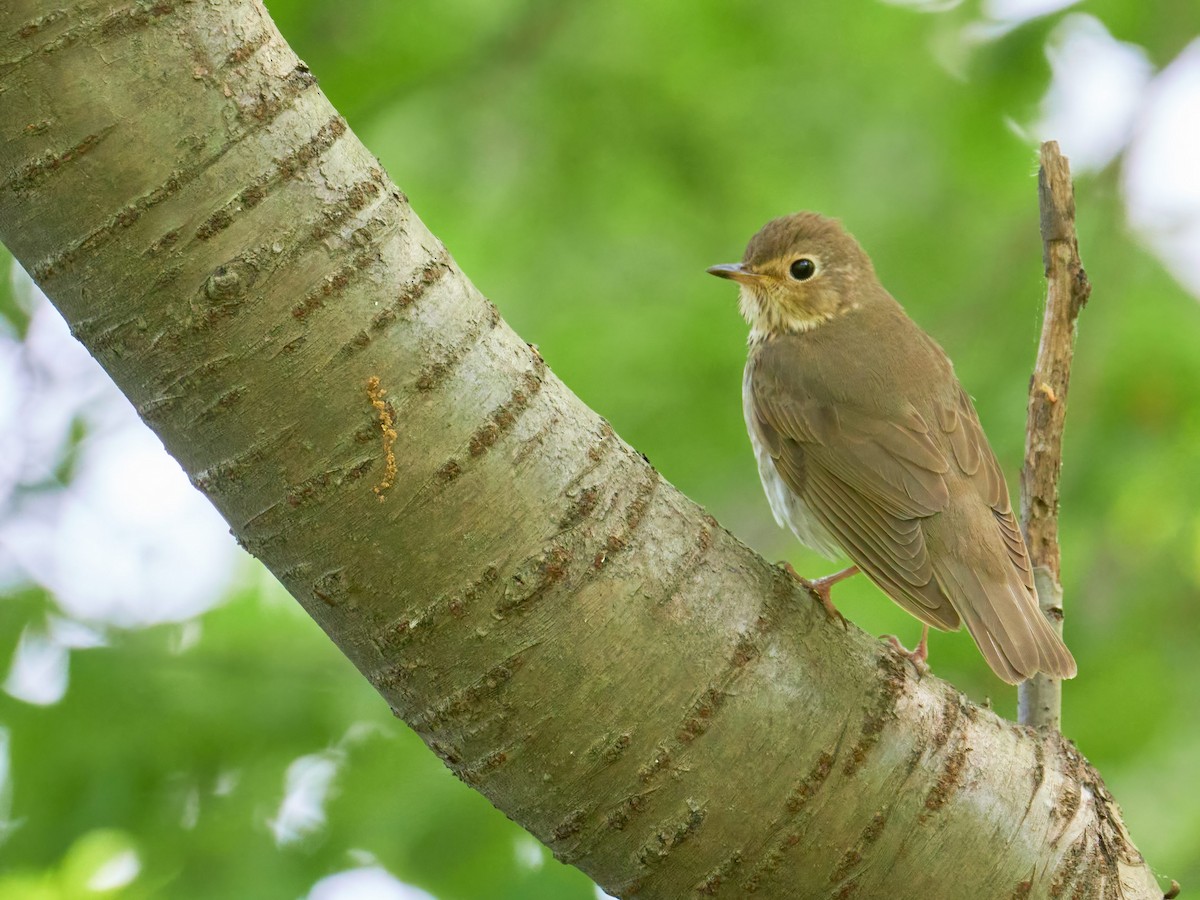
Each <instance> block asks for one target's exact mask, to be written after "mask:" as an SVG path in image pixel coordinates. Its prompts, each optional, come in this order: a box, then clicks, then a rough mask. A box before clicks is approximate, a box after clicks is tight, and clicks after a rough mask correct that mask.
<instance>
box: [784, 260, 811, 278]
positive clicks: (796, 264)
mask: <svg viewBox="0 0 1200 900" xmlns="http://www.w3.org/2000/svg"><path fill="white" fill-rule="evenodd" d="M788 272H789V273H790V274H791V276H792V277H793V278H795V279H796V280H797V281H808V279H810V278H812V277H813V276H814V275H816V274H817V264H816V263H815V262H813V261H812V260H811V259H809V258H808V257H807V256H802V257H800V258H799V259H797V260H794V261H793V262H792V264H791V266H790V267H789V268H788Z"/></svg>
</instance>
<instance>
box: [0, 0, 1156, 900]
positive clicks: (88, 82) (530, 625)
mask: <svg viewBox="0 0 1200 900" xmlns="http://www.w3.org/2000/svg"><path fill="white" fill-rule="evenodd" d="M97 73H102V75H101V76H98V75H97ZM0 93H2V95H3V97H4V106H3V109H4V115H3V117H2V119H0V128H2V129H3V133H2V134H0V179H3V183H2V184H0V239H3V241H4V242H5V243H6V244H7V245H8V246H9V247H10V248H11V249H12V251H13V252H14V254H15V255H16V257H17V258H18V259H19V260H21V261H22V264H23V265H24V266H25V268H26V269H27V270H28V271H29V272H30V273H31V274H33V275H34V277H35V278H36V279H37V281H38V282H39V284H41V285H42V287H43V288H44V289H45V291H46V293H47V294H48V295H49V296H50V297H51V299H52V300H53V301H54V303H55V304H56V305H57V306H58V308H59V309H60V310H61V311H62V313H63V315H64V316H65V317H66V319H67V321H68V322H70V323H71V327H72V329H73V331H74V333H75V334H76V335H77V336H78V337H79V338H80V339H81V340H82V341H83V342H84V343H85V344H86V345H87V347H88V348H89V350H90V351H91V352H92V353H93V354H94V355H95V356H96V357H97V359H99V360H100V361H101V363H102V364H103V365H104V367H105V368H106V369H107V370H108V372H109V374H110V375H111V376H112V377H113V379H114V380H115V381H116V383H117V384H118V385H119V386H120V387H121V389H122V390H123V391H124V392H125V393H126V394H127V395H128V396H129V397H130V399H131V400H132V401H133V403H134V405H135V406H136V408H137V409H138V410H139V412H140V413H141V415H142V416H143V417H144V418H145V419H146V421H147V422H148V423H149V424H150V425H151V427H152V428H154V430H155V431H156V432H157V433H158V435H159V436H160V437H161V438H162V440H163V442H164V443H165V445H166V446H167V448H168V449H169V450H170V451H171V452H172V454H174V455H175V457H176V458H177V459H178V460H179V461H180V463H181V464H182V465H183V467H184V469H185V470H186V471H187V472H188V473H189V474H190V476H191V478H192V480H193V482H194V483H195V484H196V485H197V487H199V488H200V489H201V490H202V491H204V492H205V493H206V495H207V496H208V497H209V498H210V499H211V500H212V502H213V503H214V504H215V505H216V506H217V508H218V509H219V510H220V511H221V512H222V514H223V515H224V516H225V518H226V519H227V520H228V521H229V522H230V525H231V528H232V530H233V532H234V534H235V535H237V537H238V539H239V540H240V541H241V542H242V543H243V545H245V546H246V547H247V548H248V549H250V550H251V552H253V553H254V554H255V555H257V556H258V557H259V558H260V559H261V560H262V561H263V562H264V563H265V564H266V565H267V566H268V567H269V568H270V570H271V571H272V572H274V573H275V574H276V575H277V576H278V578H279V579H280V580H281V581H282V582H283V584H284V585H286V586H287V588H288V589H289V590H290V591H291V593H292V595H293V596H294V597H295V598H296V599H297V600H298V601H299V602H300V603H301V604H302V605H303V606H304V608H305V609H306V610H307V611H308V612H309V613H310V614H311V615H312V617H313V618H314V619H315V620H316V622H317V624H318V625H320V627H321V628H322V629H323V630H324V631H325V632H326V633H327V634H328V635H329V636H330V638H331V639H332V640H334V641H335V642H336V643H337V645H338V647H340V648H341V650H342V651H343V652H344V653H345V654H346V656H347V657H348V658H349V659H350V660H351V661H352V662H353V663H354V665H355V666H357V667H358V669H359V670H360V671H361V672H362V673H363V675H364V676H365V677H366V678H368V679H369V680H370V682H371V683H372V684H373V685H374V686H375V687H376V688H377V689H378V691H379V693H380V694H381V695H382V696H383V697H384V699H385V700H386V701H387V702H388V703H389V704H390V706H391V708H392V709H393V710H394V711H395V713H396V715H398V716H400V717H401V718H403V719H404V720H405V721H406V722H408V723H409V724H410V725H411V726H412V727H413V728H415V729H416V730H417V731H418V733H420V735H421V736H422V737H423V738H424V740H425V741H426V742H427V743H428V744H429V746H430V747H431V748H432V749H433V750H434V752H436V753H437V754H439V756H440V757H441V758H442V759H443V760H444V761H445V762H446V764H447V765H448V766H449V767H450V768H451V769H452V770H453V771H454V772H455V773H456V774H457V775H458V776H459V777H460V778H462V779H463V780H464V781H466V782H467V783H469V784H471V785H473V786H474V787H476V788H477V789H478V790H480V791H481V792H483V793H484V794H485V795H486V796H487V797H488V798H489V799H491V801H492V802H493V803H495V804H496V805H497V806H498V807H500V808H501V809H502V810H504V811H505V812H506V813H507V814H508V815H509V816H511V817H512V818H513V819H515V820H516V821H518V822H520V823H521V824H522V825H524V826H525V827H526V828H528V829H529V830H530V831H532V832H533V833H534V834H535V835H537V836H538V837H539V838H540V839H541V840H543V841H544V842H546V843H547V844H548V845H549V846H550V847H551V848H552V849H553V850H554V852H555V854H556V855H557V856H558V857H559V858H561V859H564V860H567V861H568V862H571V863H574V864H575V865H577V866H579V867H580V868H581V869H583V870H584V871H585V872H587V873H588V874H589V875H591V876H592V877H593V878H594V879H596V880H597V881H598V882H599V883H600V884H601V885H603V886H604V887H605V888H606V889H607V890H608V891H609V892H610V893H613V894H618V895H621V896H640V897H662V898H679V897H687V896H692V895H693V894H696V893H700V894H703V895H716V896H740V895H741V894H743V893H745V892H749V891H754V892H756V894H757V896H758V897H763V898H776V897H777V898H804V897H828V896H838V897H844V898H848V897H852V896H853V897H858V898H865V897H895V898H903V897H914V898H916V897H919V898H923V900H939V898H962V897H972V898H980V900H987V898H1012V897H1042V896H1047V895H1054V896H1073V895H1074V896H1089V897H1093V896H1095V897H1099V896H1116V895H1118V894H1119V895H1120V896H1123V897H1126V898H1151V897H1153V898H1158V897H1160V896H1161V894H1162V892H1161V891H1160V890H1158V889H1157V888H1156V886H1155V883H1154V878H1153V876H1152V874H1151V872H1150V870H1149V868H1148V867H1147V866H1146V864H1145V862H1144V861H1143V860H1142V858H1141V856H1140V854H1138V852H1137V850H1136V849H1135V848H1134V846H1133V844H1132V842H1131V841H1130V840H1129V837H1128V835H1127V834H1126V832H1125V829H1124V826H1123V824H1122V822H1121V818H1120V812H1119V810H1118V809H1117V806H1116V804H1115V803H1114V802H1113V800H1112V798H1111V797H1110V796H1109V794H1108V792H1107V791H1106V790H1105V788H1104V785H1103V783H1102V781H1101V780H1100V777H1099V775H1098V774H1097V773H1096V772H1095V771H1094V770H1093V769H1092V768H1091V767H1090V766H1089V765H1088V764H1087V762H1086V761H1085V760H1083V759H1082V758H1081V757H1080V755H1079V754H1078V753H1077V752H1076V751H1075V750H1074V748H1073V747H1071V745H1070V744H1068V743H1066V742H1064V741H1063V740H1062V739H1061V738H1060V737H1058V735H1056V734H1043V735H1038V734H1035V733H1032V732H1030V731H1029V730H1028V729H1022V728H1018V727H1016V726H1014V725H1013V724H1011V723H1008V722H1004V721H1003V720H1001V719H999V718H998V717H997V716H995V715H994V714H992V713H991V712H990V711H988V710H984V709H980V708H978V707H976V706H972V705H971V704H969V703H967V702H966V700H965V699H964V698H963V697H962V695H960V694H959V693H958V692H957V691H955V690H954V689H953V688H951V687H950V686H949V685H947V684H945V683H944V682H942V681H940V680H938V679H937V678H934V677H932V676H925V677H923V678H918V677H917V676H916V674H915V673H914V671H913V669H912V667H911V666H909V665H907V664H906V662H905V661H904V660H903V659H901V658H899V657H898V656H896V655H895V654H894V653H893V652H892V651H890V650H889V648H888V647H886V646H885V645H883V644H882V643H881V642H879V641H877V640H875V639H873V638H871V637H869V636H867V635H865V634H863V633H862V632H861V631H858V630H857V629H850V630H843V629H842V628H841V627H840V626H836V625H831V624H829V623H828V622H827V621H826V617H825V615H824V612H823V611H821V610H820V609H819V608H817V607H816V606H815V604H814V603H813V602H812V600H811V599H810V598H808V597H807V595H805V594H804V593H803V592H800V591H799V590H798V589H797V588H796V586H795V585H794V584H793V582H792V580H791V579H790V578H789V577H788V576H787V575H786V574H784V573H782V572H781V571H780V570H778V569H776V568H775V567H774V566H771V565H770V564H768V563H766V562H765V561H763V560H762V559H761V558H760V557H758V556H757V555H756V554H754V553H752V552H751V551H750V550H749V549H747V548H746V547H745V546H743V545H742V544H741V543H739V542H738V541H737V540H736V539H735V538H734V537H732V536H731V535H730V534H728V533H727V532H726V531H724V530H723V529H722V528H721V527H720V526H719V525H717V523H716V522H715V521H713V519H712V518H711V517H710V516H708V515H706V514H705V512H704V511H703V510H702V509H700V508H699V507H697V506H696V505H695V504H693V503H691V502H690V501H689V500H687V499H686V498H685V497H683V496H682V495H680V494H679V493H678V492H677V491H676V490H675V489H674V488H672V487H671V486H670V485H669V484H668V483H666V482H665V481H664V480H663V479H662V478H661V477H660V476H659V475H658V473H657V472H655V471H654V469H653V468H651V467H650V465H649V464H648V463H646V462H645V461H644V460H643V459H642V457H641V456H639V455H638V454H637V453H636V452H634V451H633V450H632V449H631V448H630V447H628V446H627V445H626V444H625V443H624V442H622V441H621V440H620V439H619V438H618V437H617V436H616V435H614V434H613V432H612V430H611V429H610V428H609V427H608V425H607V423H605V422H604V421H603V420H602V419H600V418H599V417H598V416H597V415H596V414H595V413H593V412H592V411H590V410H589V409H587V408H586V407H585V406H584V405H583V404H582V403H581V402H580V401H579V400H578V398H576V397H575V396H574V395H573V394H571V393H570V391H568V390H567V389H566V387H565V386H563V385H562V383H561V382H559V381H558V379H556V378H555V377H554V375H553V374H552V373H551V372H550V371H549V370H548V369H547V367H546V366H545V364H544V363H543V362H542V360H541V359H540V357H538V355H537V354H536V352H534V351H532V350H531V348H529V347H528V346H527V345H526V344H525V343H524V342H523V341H521V340H520V339H519V338H518V337H517V336H516V335H515V334H514V333H513V332H512V331H511V330H510V329H509V328H508V327H507V326H506V325H505V324H504V323H503V322H502V321H501V320H500V318H499V315H498V314H497V312H496V310H495V309H494V307H492V305H491V304H490V303H488V302H487V300H486V299H485V298H483V297H482V296H481V295H480V294H479V293H478V291H477V290H476V289H475V288H474V286H473V285H472V284H471V283H470V281H469V280H468V279H467V278H466V276H465V275H463V273H462V272H461V271H460V270H459V269H458V268H457V266H456V265H455V264H454V262H453V261H452V260H451V259H450V257H449V256H448V255H447V254H446V252H445V250H444V249H443V248H442V246H441V245H440V243H439V242H438V241H437V239H436V238H435V237H434V236H433V235H431V234H430V233H429V232H428V231H427V230H426V229H425V227H424V226H423V225H422V223H421V222H420V220H419V219H418V218H417V216H416V215H415V213H414V212H413V211H412V209H411V208H410V207H409V205H408V202H407V200H406V198H405V197H404V195H403V194H401V193H400V191H399V190H397V189H396V187H395V186H394V185H393V184H392V182H391V181H390V180H388V178H387V176H386V175H385V174H384V173H383V172H382V171H381V170H380V169H379V167H378V163H377V162H376V160H375V159H374V157H373V156H372V155H371V154H370V153H369V152H368V151H367V150H366V148H364V147H363V146H362V145H361V144H360V143H359V141H358V140H357V138H356V137H355V136H354V134H353V133H352V132H350V131H349V129H348V128H347V126H346V124H345V123H344V121H343V120H342V119H341V118H340V117H339V116H338V115H337V113H336V111H335V110H334V109H333V108H332V107H331V106H330V104H329V103H328V101H327V100H326V99H325V97H324V96H323V95H322V94H321V93H320V91H318V90H317V89H316V84H315V80H314V79H313V76H312V75H311V74H310V73H309V71H308V69H307V67H305V66H304V65H303V64H302V63H300V61H299V60H297V59H296V57H295V55H294V54H293V53H292V52H291V50H290V48H288V46H287V45H286V43H284V41H283V39H282V37H281V36H280V35H279V34H278V32H277V31H276V29H275V27H274V24H273V23H272V22H271V21H270V19H269V18H268V16H267V14H266V12H265V10H264V9H263V8H262V6H261V5H260V4H258V3H256V2H251V0H210V2H206V3H187V2H170V0H165V2H159V3H156V4H154V5H153V6H148V5H144V4H134V5H129V6H120V7H114V6H113V4H112V3H111V2H110V0H76V2H63V3H60V4H56V6H55V8H54V10H53V11H52V12H49V13H47V12H46V10H45V7H44V5H43V4H41V3H39V2H35V0H10V2H9V3H6V4H4V5H3V6H0ZM147 147H152V148H154V150H153V152H145V150H144V148H147ZM265 637H269V636H265ZM381 802H383V801H381Z"/></svg>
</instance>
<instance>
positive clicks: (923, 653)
mask: <svg viewBox="0 0 1200 900" xmlns="http://www.w3.org/2000/svg"><path fill="white" fill-rule="evenodd" d="M883 637H884V640H886V641H887V642H888V643H889V644H891V645H892V649H893V650H895V651H896V652H897V653H898V654H900V655H901V656H903V657H904V658H905V659H907V660H908V661H909V662H910V663H912V666H913V668H914V669H916V670H917V677H918V678H920V677H922V676H924V675H926V674H928V673H929V629H928V628H926V630H925V631H924V632H923V633H922V635H921V642H920V643H919V644H917V649H915V650H909V649H908V648H907V647H905V646H904V645H903V644H902V643H900V638H898V637H896V636H895V635H894V634H885V635H884V636H883Z"/></svg>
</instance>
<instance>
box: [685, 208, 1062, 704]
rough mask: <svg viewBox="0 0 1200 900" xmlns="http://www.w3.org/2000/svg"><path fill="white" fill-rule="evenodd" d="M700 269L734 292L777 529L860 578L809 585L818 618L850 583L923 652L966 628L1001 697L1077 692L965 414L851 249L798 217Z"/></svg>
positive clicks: (992, 466)
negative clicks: (1033, 682)
mask: <svg viewBox="0 0 1200 900" xmlns="http://www.w3.org/2000/svg"><path fill="white" fill-rule="evenodd" d="M708 271H709V272H710V273H712V274H713V275H718V276H720V277H722V278H729V279H731V280H733V281H736V282H737V283H738V285H739V286H740V290H739V293H740V305H741V312H742V315H743V316H744V317H745V319H746V321H747V322H748V323H749V324H750V341H749V343H750V355H749V359H748V360H747V362H746V373H745V378H744V381H743V386H742V399H743V406H744V408H745V414H746V427H747V429H748V430H749V432H750V442H751V444H753V446H754V454H755V456H756V457H757V459H758V471H759V475H760V477H761V478H762V482H763V488H764V489H765V491H766V494H767V499H768V501H769V502H770V504H771V509H772V511H773V512H774V513H775V518H776V520H777V521H778V522H779V524H780V526H783V525H785V524H786V525H787V526H788V527H790V528H791V530H792V531H793V532H795V534H796V537H798V538H799V539H800V541H801V542H802V543H804V544H806V545H808V546H809V547H811V548H812V549H814V550H816V551H817V552H819V553H822V554H824V555H825V556H828V557H830V558H836V557H837V556H838V555H839V551H841V552H842V553H844V554H845V555H846V556H848V557H849V558H850V559H851V560H852V561H853V562H854V564H855V565H854V566H853V567H851V568H850V569H847V570H846V571H845V572H840V573H837V574H835V575H832V576H829V577H827V578H824V579H818V580H816V581H813V582H805V583H806V584H808V585H810V586H811V587H812V588H814V589H815V590H816V591H817V592H818V594H820V595H821V596H822V599H823V600H824V602H825V604H826V606H827V608H829V609H830V610H831V611H834V612H836V610H834V609H833V606H832V604H831V603H830V602H829V595H828V590H829V586H830V585H831V584H832V583H833V582H834V581H837V580H840V579H841V578H844V577H846V576H848V575H851V574H854V572H855V571H857V570H861V571H862V572H863V573H865V574H866V576H867V577H868V578H870V579H871V580H872V581H873V582H874V583H875V584H876V585H878V586H879V588H880V589H881V590H882V591H883V592H884V593H885V594H887V595H888V596H889V597H891V598H892V599H893V600H895V601H896V602H897V603H898V604H900V606H902V607H903V608H904V609H905V610H907V611H908V612H910V613H912V614H913V615H914V616H916V617H917V618H918V619H920V620H921V621H922V622H923V623H925V626H926V627H925V632H924V635H925V636H927V635H928V627H929V626H930V625H932V626H933V627H935V628H939V629H942V630H944V631H955V630H957V629H958V627H959V625H960V624H965V625H966V626H967V630H968V631H969V632H970V633H971V637H973V638H974V639H975V643H976V644H977V645H978V646H979V649H980V651H981V652H982V653H983V656H984V658H985V659H986V660H987V663H988V665H989V666H991V668H992V670H993V671H994V672H995V673H996V674H997V675H998V676H999V677H1000V678H1002V679H1003V680H1004V681H1007V682H1009V683H1011V684H1015V683H1017V682H1020V681H1023V680H1025V679H1027V678H1029V677H1030V676H1032V675H1033V674H1034V673H1036V672H1045V673H1046V674H1048V675H1052V676H1055V677H1058V678H1071V677H1073V676H1074V675H1075V660H1074V659H1073V658H1072V657H1071V653H1070V651H1068V650H1067V648H1066V646H1065V645H1064V644H1063V642H1062V639H1061V638H1060V637H1059V636H1058V635H1057V634H1055V632H1054V630H1053V629H1052V628H1051V627H1050V625H1049V623H1048V621H1047V620H1046V618H1045V616H1044V615H1043V614H1042V612H1041V611H1040V610H1039V608H1038V600H1037V593H1036V591H1035V588H1034V583H1033V572H1032V570H1031V568H1030V564H1029V555H1028V553H1027V551H1026V549H1025V541H1024V539H1023V538H1022V536H1021V530H1020V528H1019V527H1018V526H1017V521H1016V519H1015V518H1014V516H1013V512H1012V505H1011V503H1010V502H1009V496H1008V487H1007V485H1006V484H1005V482H1004V476H1003V475H1002V474H1001V472H1000V467H999V465H998V464H997V463H996V457H995V455H994V454H993V453H992V450H991V448H990V447H989V446H988V443H987V439H986V438H985V437H984V434H983V430H982V428H981V427H980V424H979V418H978V416H977V415H976V413H975V408H974V406H973V405H972V403H971V398H970V397H968V396H967V393H966V391H964V390H963V388H962V386H961V385H960V384H959V382H958V379H957V378H956V377H955V375H954V369H953V367H952V365H951V363H950V360H949V359H948V358H947V357H946V354H945V352H944V351H943V350H942V348H941V347H939V346H938V345H937V344H936V343H935V342H934V340H933V339H932V338H931V337H929V335H927V334H925V332H924V331H922V330H921V329H920V328H918V327H917V325H916V324H915V323H914V322H913V321H912V320H911V319H910V318H909V317H908V316H907V315H906V314H905V312H904V310H903V308H902V307H901V306H900V304H899V303H897V302H896V301H895V300H894V299H893V298H892V296H891V294H889V293H888V292H887V291H886V290H885V289H884V288H883V286H882V285H881V284H880V283H879V280H878V278H877V277H876V275H875V269H874V268H873V267H872V265H871V260H870V259H869V258H868V257H867V254H866V253H865V252H864V251H863V249H862V248H861V247H860V246H859V244H858V242H857V241H855V240H854V238H853V237H851V236H850V235H849V234H847V233H846V231H845V230H843V229H842V227H841V225H840V224H839V223H838V222H836V221H834V220H832V219H827V218H825V217H823V216H820V215H817V214H816V213H810V212H802V213H797V214H796V215H792V216H786V217H783V218H779V219H775V220H773V221H771V222H768V223H767V224H766V225H764V226H763V228H762V229H761V230H760V231H759V232H758V234H756V235H755V236H754V237H753V238H752V239H751V240H750V243H749V245H748V246H747V247H746V253H745V255H744V257H743V258H742V261H741V262H740V263H734V264H729V265H720V266H713V267H712V268H710V269H709V270H708ZM925 636H923V637H922V639H921V645H920V647H919V648H918V650H917V651H916V653H915V654H914V655H916V656H918V657H919V658H921V659H922V660H923V659H924V658H925V652H926V650H925V648H926V637H925Z"/></svg>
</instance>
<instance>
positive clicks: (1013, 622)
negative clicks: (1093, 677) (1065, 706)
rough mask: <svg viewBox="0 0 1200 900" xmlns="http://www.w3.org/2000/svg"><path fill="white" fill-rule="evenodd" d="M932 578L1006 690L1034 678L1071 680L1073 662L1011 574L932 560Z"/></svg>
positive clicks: (1015, 577) (1014, 574)
mask: <svg viewBox="0 0 1200 900" xmlns="http://www.w3.org/2000/svg"><path fill="white" fill-rule="evenodd" d="M934 574H935V577H936V578H937V580H938V583H939V584H940V585H941V587H942V590H943V591H945V593H946V594H947V596H949V597H950V602H951V603H952V604H953V605H954V608H955V609H956V610H957V611H958V613H959V615H960V616H961V617H962V620H963V622H964V623H965V624H966V626H967V630H968V631H969V632H970V633H971V637H973V638H974V639H975V643H976V644H977V645H978V646H979V650H980V652H981V653H982V654H983V656H984V659H986V660H987V663H988V665H989V666H991V668H992V671H993V672H995V673H996V675H998V676H999V677H1000V678H1001V679H1003V680H1004V681H1006V682H1008V683H1009V684H1018V683H1019V682H1022V681H1025V680H1026V679H1027V678H1031V677H1032V676H1033V675H1035V674H1036V673H1038V672H1044V673H1045V674H1047V675H1051V676H1053V677H1055V678H1074V677H1075V671H1076V669H1075V659H1074V658H1073V657H1072V656H1071V651H1070V650H1068V649H1067V646H1066V644H1064V643H1063V640H1062V638H1061V637H1059V636H1058V635H1057V634H1055V632H1054V629H1053V628H1051V627H1050V622H1049V621H1048V620H1047V619H1046V617H1045V615H1044V614H1043V613H1042V611H1041V610H1040V609H1039V608H1038V604H1037V599H1036V597H1033V596H1031V595H1030V593H1029V591H1028V590H1027V589H1026V587H1025V585H1024V584H1023V583H1022V582H1021V579H1020V578H1019V577H1018V575H1017V572H1016V570H1015V569H1013V570H1010V571H1009V572H1006V573H1005V575H1004V576H1003V577H1000V578H988V577H987V576H981V575H980V574H979V573H977V572H976V571H975V570H974V569H972V568H971V567H970V566H967V565H965V564H964V563H963V562H961V561H960V560H957V559H954V558H942V559H935V560H934Z"/></svg>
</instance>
